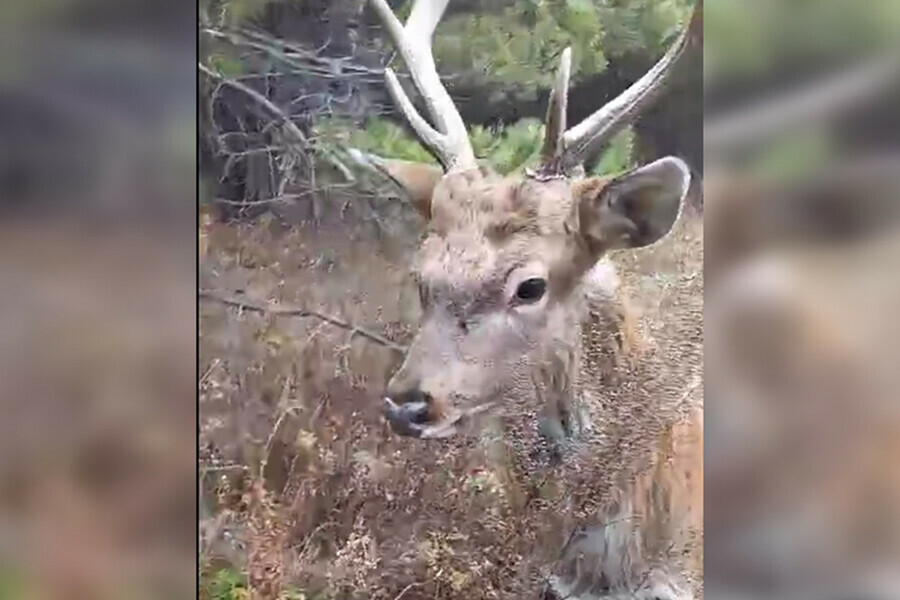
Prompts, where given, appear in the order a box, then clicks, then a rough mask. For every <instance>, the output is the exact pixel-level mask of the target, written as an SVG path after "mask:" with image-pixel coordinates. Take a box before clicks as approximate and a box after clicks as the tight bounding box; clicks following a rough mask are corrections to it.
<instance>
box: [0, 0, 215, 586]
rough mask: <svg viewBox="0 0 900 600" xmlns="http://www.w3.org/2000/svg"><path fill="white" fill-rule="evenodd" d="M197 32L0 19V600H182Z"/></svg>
mask: <svg viewBox="0 0 900 600" xmlns="http://www.w3.org/2000/svg"><path fill="white" fill-rule="evenodd" d="M196 13H197V8H196V4H195V3H192V2H182V1H179V0H138V1H134V0H121V1H120V0H38V1H32V0H27V1H26V0H10V1H8V2H4V3H2V4H0V281H2V284H0V597H21V598H28V597H58V598H63V597H68V598H102V597H133V598H137V597H140V598H182V597H194V596H195V595H196V589H197V588H196V582H195V581H196V570H195V569H194V568H192V567H191V565H195V564H196V539H197V538H196V529H195V527H196V524H195V515H196V467H195V465H196V391H195V390H196V386H195V382H196V335H195V328H196V292H195V289H196V257H197V243H198V242H197V237H195V236H196V226H197V189H196V187H197V186H196V146H197V144H196V119H197V117H196V114H197V110H196V102H197V101H196V86H197V73H196V54H197V47H196V44H197V41H196V37H197V35H196V32H197V25H196V23H197V15H196Z"/></svg>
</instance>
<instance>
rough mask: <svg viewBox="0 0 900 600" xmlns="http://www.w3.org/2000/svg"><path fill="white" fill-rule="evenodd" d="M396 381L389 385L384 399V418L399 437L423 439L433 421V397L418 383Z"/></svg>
mask: <svg viewBox="0 0 900 600" xmlns="http://www.w3.org/2000/svg"><path fill="white" fill-rule="evenodd" d="M398 383H399V382H395V381H394V380H392V381H391V383H390V384H389V385H388V389H387V395H386V396H385V399H384V416H385V418H386V419H387V420H388V423H390V425H391V429H393V430H394V432H395V433H397V434H399V435H405V436H409V437H421V435H422V431H423V430H424V429H425V428H426V427H427V426H428V424H429V422H430V421H431V410H432V397H431V396H430V395H429V394H428V393H426V392H424V391H422V389H421V388H420V387H419V385H418V384H417V383H406V384H405V385H403V384H402V383H401V384H399V385H398Z"/></svg>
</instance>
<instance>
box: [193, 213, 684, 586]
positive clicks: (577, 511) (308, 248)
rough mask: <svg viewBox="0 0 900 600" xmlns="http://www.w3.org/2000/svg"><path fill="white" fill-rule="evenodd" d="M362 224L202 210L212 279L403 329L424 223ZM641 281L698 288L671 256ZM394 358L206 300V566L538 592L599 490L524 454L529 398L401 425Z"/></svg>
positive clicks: (253, 297)
mask: <svg viewBox="0 0 900 600" xmlns="http://www.w3.org/2000/svg"><path fill="white" fill-rule="evenodd" d="M357 234H358V231H357V230H356V229H355V228H354V226H353V225H352V224H347V223H342V224H332V225H330V226H329V227H327V228H322V227H320V228H316V229H313V228H304V227H298V228H293V229H286V228H283V227H281V226H279V225H277V224H274V223H272V222H266V221H261V222H256V223H252V224H229V225H226V224H219V223H208V224H207V226H206V227H205V230H204V232H203V233H202V234H201V237H203V238H204V243H203V245H204V249H205V256H204V257H203V259H202V265H201V288H202V289H209V290H217V291H220V292H222V293H225V294H227V295H230V296H233V297H237V298H240V299H242V300H246V301H248V302H252V303H254V304H257V305H262V306H266V305H267V304H269V305H271V306H284V305H290V306H295V307H303V308H307V309H313V310H316V311H319V312H321V313H324V314H327V315H331V316H335V317H338V318H340V319H342V320H344V321H347V322H350V323H352V324H354V325H356V326H361V327H364V328H366V329H368V330H371V331H374V332H378V333H379V334H380V335H382V336H384V337H385V338H387V339H389V340H391V341H392V342H394V343H397V344H405V343H407V342H408V341H410V339H411V336H412V333H413V329H414V324H415V323H416V320H417V319H418V315H419V308H418V295H417V292H416V290H415V288H414V286H412V285H411V281H410V280H409V278H408V276H407V273H406V269H405V267H404V262H405V259H406V257H407V256H408V253H409V251H410V249H411V247H412V246H413V245H414V243H415V234H410V235H409V236H407V237H405V238H397V239H393V240H382V241H373V240H372V237H371V236H367V235H357ZM686 235H687V234H686ZM695 237H696V236H695ZM354 238H357V239H354ZM692 239H693V238H692ZM679 243H681V242H679ZM695 249H696V248H694V250H695ZM691 252H693V251H691ZM691 252H688V253H687V255H690V256H692V257H693V260H694V261H695V262H694V263H693V264H692V265H689V266H688V267H689V270H690V272H691V273H696V272H697V271H698V265H699V264H700V263H699V262H697V260H698V259H697V257H696V253H695V252H694V253H693V254H691ZM687 255H686V256H682V257H681V259H680V260H688V256H687ZM665 256H666V255H665V254H664V253H662V252H661V253H659V254H658V255H648V257H647V258H646V259H645V260H649V261H651V262H653V263H654V264H653V265H652V266H659V265H658V264H656V263H658V262H659V261H664V260H668V259H665ZM699 261H702V256H700V257H699ZM676 262H677V261H676ZM634 266H637V267H639V268H640V267H641V265H634ZM663 266H664V267H665V268H666V269H668V270H669V271H673V270H677V269H681V268H684V267H685V265H683V264H675V263H671V264H668V263H667V264H665V265H663ZM639 283H640V286H641V289H640V293H642V294H643V295H644V296H643V297H645V298H647V299H646V301H645V302H643V303H640V304H641V307H642V308H643V309H644V310H645V312H646V310H647V309H648V308H649V307H652V306H656V307H657V308H659V307H660V306H663V307H664V308H665V307H666V306H665V305H666V302H669V301H670V299H669V296H671V295H672V294H676V293H677V294H684V293H695V292H696V291H697V290H700V289H702V281H699V282H697V281H694V280H692V279H691V278H690V277H689V276H681V275H678V274H671V273H670V274H669V276H668V278H667V277H656V278H643V279H641V280H640V281H639ZM692 286H693V287H692ZM648 294H649V295H653V294H655V295H656V297H655V298H652V297H648V296H647V295H648ZM696 302H697V303H698V304H697V305H698V306H699V303H700V302H702V298H696ZM668 308H669V309H670V310H671V307H668ZM689 313H690V311H688V313H685V314H689ZM694 337H695V336H694ZM690 343H692V344H696V339H691V340H690ZM700 352H701V350H700V349H697V350H696V356H700V354H699V353H700ZM400 358H401V356H400V354H399V353H398V352H396V351H395V350H394V349H392V348H390V347H387V346H384V345H382V344H379V343H376V342H373V341H372V340H370V339H366V338H364V337H361V336H359V335H353V332H352V331H349V330H348V329H346V328H344V327H339V326H334V325H332V324H329V323H328V322H326V321H323V320H322V319H321V318H318V317H315V316H308V317H298V316H288V315H273V314H267V313H261V312H259V311H246V310H241V309H240V308H236V307H234V306H227V305H223V304H222V303H219V302H209V301H204V302H201V305H200V372H201V374H202V379H201V382H200V419H201V429H200V444H201V465H200V472H201V487H202V491H201V494H202V498H201V503H203V504H204V506H205V510H206V511H207V515H206V516H207V518H206V519H205V523H206V524H207V526H208V527H207V528H206V529H205V530H204V535H203V536H202V539H201V541H202V546H203V547H202V551H203V565H202V568H206V569H213V568H215V567H216V566H219V565H221V564H223V561H224V564H230V565H232V566H234V567H235V568H238V569H241V570H243V571H245V572H247V573H248V575H249V577H248V579H249V582H250V586H251V588H252V589H253V591H254V593H255V594H256V595H257V596H258V597H261V598H275V597H278V595H279V593H282V594H283V593H284V592H283V591H282V592H279V590H283V589H284V588H285V586H286V585H290V586H293V587H296V588H299V589H302V590H304V593H305V594H306V596H307V597H308V598H372V599H385V600H394V599H395V598H403V599H404V600H416V599H424V598H428V599H435V598H436V599H444V598H447V599H449V598H463V597H464V598H469V599H471V600H477V599H482V598H484V599H488V598H527V597H537V594H538V591H539V590H540V589H541V587H542V585H543V577H545V576H546V571H545V569H546V568H547V566H548V565H550V564H552V562H553V561H554V560H555V559H556V558H557V557H558V556H559V549H560V548H561V547H562V545H563V543H564V542H565V534H564V532H566V531H571V530H572V529H573V527H574V526H575V524H576V522H577V519H578V518H579V517H580V516H584V515H585V514H588V513H590V511H591V510H592V508H595V507H596V504H597V503H598V502H599V501H600V498H597V497H596V494H595V493H594V492H592V491H591V489H590V487H589V486H588V487H587V488H584V489H581V490H580V493H577V494H574V495H573V494H571V493H570V492H571V491H572V490H571V488H570V487H569V486H568V485H567V484H566V481H565V478H564V476H562V475H560V474H558V473H553V472H551V471H549V468H548V467H547V466H546V465H544V463H542V462H541V461H530V460H528V459H527V458H526V457H527V456H529V454H530V452H531V450H533V449H534V448H535V447H536V444H537V441H536V431H535V428H534V427H533V423H532V422H531V420H530V417H527V416H526V417H525V418H524V419H523V421H522V423H518V424H513V425H511V426H510V428H511V429H516V430H517V431H518V433H517V434H516V435H506V436H500V437H494V438H493V439H489V438H490V436H486V437H485V438H484V439H481V440H448V441H442V442H438V443H430V444H423V443H421V442H419V441H416V440H408V439H402V438H398V437H396V436H394V435H392V434H391V433H390V430H389V428H388V427H387V425H386V424H385V423H384V422H383V419H382V417H381V416H380V402H379V401H378V400H379V399H380V397H381V393H382V390H383V389H384V386H385V384H386V381H387V378H388V377H389V375H390V373H391V372H392V371H393V369H394V368H395V367H396V366H397V365H398V362H399V359H400ZM692 364H693V367H692V368H694V369H696V368H697V367H698V364H700V363H698V362H697V361H694V362H693V363H692ZM692 373H693V371H692ZM698 401H699V400H698ZM573 481H574V479H573ZM572 485H577V484H575V483H573V484H572Z"/></svg>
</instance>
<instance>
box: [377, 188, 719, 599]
mask: <svg viewBox="0 0 900 600" xmlns="http://www.w3.org/2000/svg"><path fill="white" fill-rule="evenodd" d="M610 181H611V179H610V178H602V179H601V178H596V179H590V180H587V181H584V182H579V183H576V184H574V185H573V184H571V183H570V182H569V181H567V180H564V179H559V180H551V181H548V182H540V181H535V180H532V179H525V180H520V181H517V180H510V179H502V178H499V177H496V176H495V175H492V174H490V173H486V172H483V171H468V172H463V173H452V174H450V175H448V176H446V177H445V178H444V179H443V180H442V181H441V182H440V183H439V184H438V185H437V187H436V189H435V191H434V194H433V196H432V202H431V206H430V211H429V213H430V215H431V220H430V223H429V230H428V233H427V235H426V237H425V238H424V240H423V242H422V244H421V247H420V249H419V252H418V255H417V258H416V263H415V266H414V271H415V273H416V275H417V278H418V280H419V281H420V284H421V285H422V287H423V294H424V296H425V300H426V306H425V319H424V322H423V324H422V328H421V330H420V332H419V334H418V336H417V337H416V339H415V340H414V342H413V344H412V346H411V348H410V351H409V353H408V355H407V359H406V361H405V362H404V364H403V366H402V367H401V368H400V369H399V370H398V372H397V373H396V374H395V375H394V377H393V379H392V381H391V384H390V386H389V392H390V393H394V392H393V391H392V390H403V389H407V388H409V387H410V386H419V387H420V389H422V390H423V391H425V392H426V393H428V394H430V395H431V397H432V398H433V399H434V400H433V403H432V412H431V417H432V418H435V417H443V416H445V415H447V414H448V413H449V412H450V411H451V410H452V409H466V408H470V407H473V406H477V405H478V404H479V403H481V402H484V401H486V400H488V399H490V398H494V399H497V398H499V399H500V403H499V406H498V407H497V408H496V409H495V414H502V415H503V417H504V420H505V421H506V425H505V428H506V429H507V430H508V431H509V430H510V428H512V429H516V428H518V430H519V432H520V434H518V435H516V436H515V437H517V438H518V439H524V438H525V437H527V435H528V434H527V432H525V433H522V432H524V431H525V430H524V429H522V428H523V427H527V426H526V425H523V424H522V418H523V417H526V418H527V416H528V415H529V414H535V413H537V414H541V415H543V416H544V418H549V419H550V420H551V421H552V422H555V423H557V424H559V425H560V426H561V427H563V428H567V429H575V430H576V431H577V430H578V429H579V427H581V428H582V429H583V431H582V434H581V436H580V438H579V439H581V442H580V443H578V444H577V446H576V448H577V449H575V450H573V454H571V455H570V456H569V457H568V458H567V459H566V462H565V463H564V464H563V465H561V466H559V467H557V468H556V469H555V471H554V472H553V474H552V475H551V477H552V479H553V480H554V481H556V482H557V483H558V484H559V485H560V486H562V487H561V489H564V490H568V491H567V492H566V495H564V496H563V497H561V501H562V500H564V501H565V502H572V501H575V503H576V506H579V507H580V508H576V509H575V510H574V512H575V513H577V514H581V515H583V517H584V518H583V519H582V520H581V523H582V526H583V527H584V528H585V529H584V538H583V539H581V540H580V541H576V542H574V543H570V544H569V545H568V546H567V550H566V552H564V554H563V558H562V560H561V563H560V564H559V566H558V567H557V569H555V572H556V573H557V574H558V578H557V579H555V580H554V581H555V583H554V584H553V585H554V586H556V588H557V592H556V593H558V594H561V593H570V592H574V593H577V594H578V595H575V596H570V597H572V598H583V599H588V598H599V597H607V596H609V597H612V596H613V595H616V594H631V596H630V597H634V598H651V597H653V598H657V597H658V598H687V597H692V596H691V594H692V592H691V591H690V590H691V589H698V588H699V583H698V582H699V579H700V576H699V569H700V565H701V562H702V552H701V551H700V549H699V546H700V544H699V535H700V534H699V531H700V530H701V521H702V506H698V503H699V498H700V495H699V494H700V492H699V490H700V489H702V477H701V472H702V441H701V440H702V426H701V425H700V422H701V420H702V413H700V412H698V410H697V409H696V408H695V409H691V410H687V411H685V410H683V406H682V405H684V404H685V403H687V404H690V403H691V402H693V398H694V396H695V394H694V392H695V391H696V388H697V387H698V385H697V384H696V383H694V384H693V385H694V387H693V388H691V387H690V385H686V384H685V383H681V384H679V383H678V382H673V381H670V380H668V379H667V377H666V375H667V369H666V368H663V365H664V363H663V362H662V361H664V360H665V359H667V356H665V354H664V353H663V352H662V351H661V350H660V349H659V348H657V347H656V346H655V345H654V344H652V343H651V344H647V343H646V341H647V340H645V335H644V334H643V333H642V332H641V331H640V325H639V323H638V321H637V320H636V318H635V316H634V314H633V311H632V310H631V309H630V306H629V304H630V301H629V300H628V298H627V295H626V292H625V290H624V288H622V287H621V286H620V285H619V283H618V276H617V275H616V273H615V269H614V267H613V266H612V263H608V262H600V263H598V259H600V258H601V257H602V255H603V254H605V253H606V251H607V250H608V249H610V248H613V247H615V246H616V245H617V243H618V242H619V238H618V236H619V231H620V227H619V224H618V223H617V222H615V220H616V219H618V218H621V217H619V216H618V215H615V214H607V213H605V212H599V213H598V212H596V209H593V208H592V207H594V206H596V204H595V199H596V198H598V197H600V195H601V194H602V192H603V191H604V189H605V187H606V186H607V185H608V184H609V183H610ZM586 205H587V206H588V208H585V206H586ZM586 220H590V222H588V223H586V222H585V221H586ZM529 264H536V265H539V266H538V267H534V268H537V269H538V270H539V271H540V272H542V273H546V278H547V282H548V293H547V300H546V304H545V305H544V306H543V308H542V310H541V312H540V313H538V314H536V315H533V316H529V315H528V314H527V313H526V316H523V317H522V318H521V321H515V319H517V318H518V317H515V316H509V315H508V313H507V312H505V311H506V310H508V309H505V308H504V304H503V303H504V302H505V300H504V296H503V294H504V293H506V292H504V286H506V287H508V286H509V283H510V282H509V281H508V280H507V277H508V276H509V275H510V272H511V271H513V272H515V267H516V266H517V265H518V266H521V265H529ZM541 269H543V270H542V271H541ZM511 320H512V321H514V322H515V323H518V325H509V324H508V323H509V322H510V321H511ZM686 325H687V326H688V327H689V328H694V327H697V326H698V323H693V322H687V323H686ZM510 327H512V328H513V329H512V330H515V327H520V328H521V331H518V332H517V333H510V331H511V329H510ZM482 330H484V331H485V333H483V334H482V333H481V331H482ZM683 341H685V342H686V343H691V344H696V340H694V339H692V338H691V335H688V336H687V337H686V338H685V340H683ZM519 348H521V349H519ZM668 370H669V371H671V369H668ZM688 383H690V382H688ZM688 395H690V399H687V400H686V396H688ZM491 419H492V417H490V416H487V417H485V418H484V419H482V420H481V421H480V422H479V423H475V424H473V425H474V426H476V427H477V426H482V427H486V426H487V425H485V422H488V421H490V420H491ZM523 460H524V458H523V456H522V455H521V454H520V453H513V454H512V455H510V456H508V457H507V458H505V459H499V462H500V463H503V464H506V465H507V467H504V468H503V469H502V470H501V471H502V473H504V475H503V476H501V477H500V480H501V481H503V482H505V483H504V485H506V486H507V487H508V488H509V489H511V490H518V492H515V493H513V494H512V495H513V496H514V497H516V498H519V502H520V503H524V502H527V500H526V498H525V496H526V494H525V492H523V491H522V490H524V489H526V488H527V487H528V485H527V483H526V480H527V479H529V478H531V477H532V476H531V475H528V473H529V472H533V468H532V467H528V466H527V465H525V464H524V463H523V462H522V461H523ZM526 462H527V461H526ZM510 465H511V466H510ZM510 469H512V471H510ZM515 473H519V475H518V476H516V475H515ZM523 476H524V477H525V479H522V477H523ZM578 498H581V500H577V499H578ZM591 507H592V508H591ZM610 521H615V522H616V523H615V524H614V525H611V524H610ZM685 552H687V553H688V556H689V559H688V560H687V562H686V563H685V564H678V562H679V561H678V560H676V559H675V557H676V556H677V555H680V554H683V553H685ZM687 572H691V574H690V575H687V574H685V573H687ZM565 590H568V591H565ZM616 597H624V596H616Z"/></svg>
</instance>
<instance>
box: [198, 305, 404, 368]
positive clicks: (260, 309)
mask: <svg viewBox="0 0 900 600" xmlns="http://www.w3.org/2000/svg"><path fill="white" fill-rule="evenodd" d="M197 297H198V298H199V299H200V300H208V301H211V302H218V303H219V304H224V305H225V306H231V307H234V308H240V309H242V310H249V311H252V312H257V313H261V314H266V315H277V316H284V317H313V318H316V319H320V320H322V321H325V322H326V323H329V324H330V325H334V326H335V327H340V328H341V329H346V330H347V331H349V332H350V333H351V335H359V336H360V337H364V338H366V339H367V340H370V341H372V342H375V343H376V344H379V345H381V346H384V347H385V348H390V349H391V350H394V351H396V352H400V353H404V352H406V346H403V345H401V344H397V343H395V342H392V341H391V340H389V339H387V338H386V337H384V336H382V335H379V334H377V333H375V332H373V331H369V330H368V329H365V328H363V327H359V326H358V325H354V324H353V323H350V322H349V321H345V320H344V319H341V318H338V317H333V316H331V315H326V314H324V313H320V312H318V311H315V310H311V309H308V308H299V307H287V306H285V307H281V308H274V307H273V308H270V307H267V306H263V305H260V304H256V303H254V302H247V301H245V300H241V299H239V298H235V297H233V296H223V295H219V294H217V293H215V292H212V291H210V290H200V292H199V293H198V294H197Z"/></svg>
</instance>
